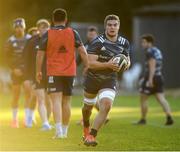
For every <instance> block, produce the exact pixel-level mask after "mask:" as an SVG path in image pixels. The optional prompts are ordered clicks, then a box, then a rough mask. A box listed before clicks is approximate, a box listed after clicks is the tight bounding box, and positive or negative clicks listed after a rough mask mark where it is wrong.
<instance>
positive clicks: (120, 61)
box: [112, 54, 128, 71]
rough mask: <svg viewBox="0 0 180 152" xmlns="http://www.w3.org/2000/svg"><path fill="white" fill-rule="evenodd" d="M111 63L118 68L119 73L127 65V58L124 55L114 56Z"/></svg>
mask: <svg viewBox="0 0 180 152" xmlns="http://www.w3.org/2000/svg"><path fill="white" fill-rule="evenodd" d="M112 61H113V63H115V64H117V65H118V66H119V70H120V71H124V70H125V69H126V67H127V65H128V61H127V57H126V56H125V55H124V54H118V55H116V56H114V57H113V58H112Z"/></svg>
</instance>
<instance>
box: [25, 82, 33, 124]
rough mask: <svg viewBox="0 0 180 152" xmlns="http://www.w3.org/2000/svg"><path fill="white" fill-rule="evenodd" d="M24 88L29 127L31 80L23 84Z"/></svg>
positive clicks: (26, 118) (26, 121)
mask: <svg viewBox="0 0 180 152" xmlns="http://www.w3.org/2000/svg"><path fill="white" fill-rule="evenodd" d="M23 87H24V96H25V102H24V108H25V119H24V121H25V126H27V125H28V118H29V113H30V109H29V106H30V102H31V100H32V96H31V95H32V86H31V82H30V81H29V80H26V81H24V83H23Z"/></svg>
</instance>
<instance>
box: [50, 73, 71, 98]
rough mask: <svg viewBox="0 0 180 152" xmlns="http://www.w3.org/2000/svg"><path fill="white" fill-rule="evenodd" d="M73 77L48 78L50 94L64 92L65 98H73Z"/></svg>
mask: <svg viewBox="0 0 180 152" xmlns="http://www.w3.org/2000/svg"><path fill="white" fill-rule="evenodd" d="M73 83H74V77H73V76H48V83H47V91H48V93H55V92H62V93H63V95H65V96H71V95H72V90H73Z"/></svg>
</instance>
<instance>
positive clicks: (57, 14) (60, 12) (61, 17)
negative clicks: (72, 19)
mask: <svg viewBox="0 0 180 152" xmlns="http://www.w3.org/2000/svg"><path fill="white" fill-rule="evenodd" d="M52 18H53V21H55V22H63V21H65V20H66V19H67V12H66V10H65V9H62V8H57V9H55V10H54V11H53V14H52Z"/></svg>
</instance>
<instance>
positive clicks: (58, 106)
mask: <svg viewBox="0 0 180 152" xmlns="http://www.w3.org/2000/svg"><path fill="white" fill-rule="evenodd" d="M50 97H51V101H52V111H53V117H54V121H55V129H56V134H55V138H62V137H63V133H62V92H55V93H50Z"/></svg>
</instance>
